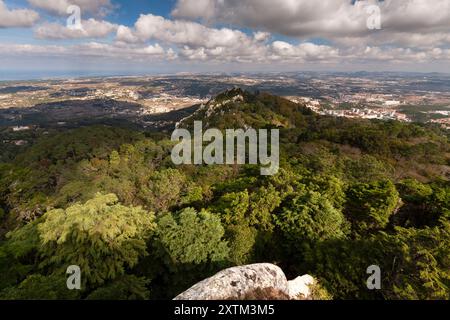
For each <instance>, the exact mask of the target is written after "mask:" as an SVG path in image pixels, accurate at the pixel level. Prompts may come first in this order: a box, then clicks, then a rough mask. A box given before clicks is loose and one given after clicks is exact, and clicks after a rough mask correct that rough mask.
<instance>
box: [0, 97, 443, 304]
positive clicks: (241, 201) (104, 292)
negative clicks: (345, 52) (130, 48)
mask: <svg viewBox="0 0 450 320" xmlns="http://www.w3.org/2000/svg"><path fill="white" fill-rule="evenodd" d="M236 95H240V96H242V97H243V99H242V101H241V100H236V99H234V100H233V99H232V98H233V97H235V96H236ZM230 99H231V100H230ZM214 103H216V104H221V103H222V104H221V106H220V108H215V109H214V110H211V109H208V106H206V108H203V109H200V110H199V111H197V112H196V113H195V114H194V115H193V116H191V117H190V118H188V119H186V120H185V121H183V123H182V125H183V126H184V127H186V128H189V127H190V126H191V125H192V122H193V120H202V121H203V122H204V124H205V126H206V127H215V128H219V129H226V128H244V127H253V128H278V129H280V132H281V151H280V156H281V163H280V166H281V168H280V170H279V172H278V174H276V175H274V176H261V175H260V171H259V168H258V167H257V166H255V165H241V166H237V165H235V166H225V165H223V166H222V165H221V166H219V165H217V166H206V165H205V166H193V165H192V166H190V165H183V166H175V165H174V164H173V163H172V161H171V157H170V154H171V150H172V148H173V146H174V143H173V142H171V141H170V135H167V134H164V133H146V132H140V131H139V130H135V129H126V128H117V127H111V126H100V125H99V126H87V127H81V128H77V129H72V130H67V131H64V132H59V133H57V134H52V135H41V136H39V137H38V138H37V140H36V142H34V143H33V144H31V145H30V146H28V147H26V148H22V149H20V150H19V151H17V152H16V154H10V155H9V156H8V158H9V159H11V160H6V159H5V160H4V162H3V163H0V222H1V223H0V298H1V299H171V298H173V297H174V296H176V295H177V294H179V293H180V292H182V291H183V290H185V289H187V288H189V287H190V286H191V285H193V284H195V283H196V282H198V281H199V280H202V279H204V278H205V277H208V276H210V275H212V274H214V273H215V272H217V271H219V270H221V269H223V268H226V267H229V266H236V265H243V264H249V263H255V262H271V263H275V264H277V265H279V266H280V267H281V268H282V269H283V270H284V271H285V272H286V274H287V275H288V276H290V277H296V276H298V275H302V274H306V273H308V274H311V275H313V276H314V277H316V278H317V279H319V281H320V283H321V285H322V286H323V288H324V289H325V290H327V291H328V293H329V294H330V295H331V296H332V297H333V298H334V299H450V183H449V180H448V179H449V173H450V171H449V169H450V167H449V166H450V145H449V141H448V139H449V135H448V133H447V132H444V131H442V130H441V129H439V128H435V127H427V126H424V125H419V124H408V123H400V122H381V121H366V120H351V119H344V118H332V117H324V116H318V115H316V114H314V113H313V112H311V111H309V110H308V109H306V108H305V107H304V106H303V105H301V104H295V103H292V102H289V101H287V100H284V99H282V98H279V97H275V96H272V95H269V94H265V93H259V92H257V93H249V92H243V91H240V90H238V89H236V90H231V91H228V92H225V93H223V94H221V95H219V96H218V97H217V98H216V99H215V101H214ZM8 152H9V153H11V152H12V151H9V150H8ZM2 159H3V158H2ZM69 265H79V266H80V267H81V270H82V290H80V291H76V290H75V291H69V290H67V287H66V277H67V275H66V274H65V272H66V268H67V267H68V266H69ZM370 265H379V266H380V267H381V270H382V290H375V291H369V290H368V289H367V286H366V280H367V277H368V275H367V274H366V269H367V267H368V266H370Z"/></svg>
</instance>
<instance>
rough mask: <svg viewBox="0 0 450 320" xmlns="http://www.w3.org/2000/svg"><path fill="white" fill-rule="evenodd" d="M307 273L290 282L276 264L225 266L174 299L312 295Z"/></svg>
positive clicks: (281, 298)
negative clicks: (227, 267)
mask: <svg viewBox="0 0 450 320" xmlns="http://www.w3.org/2000/svg"><path fill="white" fill-rule="evenodd" d="M311 279H312V277H311V276H304V277H299V278H297V279H295V280H294V281H293V282H289V281H288V280H287V279H286V276H285V274H284V272H283V271H282V270H281V269H280V268H279V267H277V266H275V265H273V264H268V263H263V264H253V265H248V266H241V267H234V268H230V269H226V270H223V271H221V272H219V273H218V274H216V275H214V276H212V277H211V278H208V279H206V280H203V281H201V282H199V283H197V284H196V285H194V286H193V287H192V288H190V289H188V290H187V291H185V292H183V293H181V294H180V295H178V296H177V297H176V298H175V299H174V300H289V299H299V298H300V297H303V298H304V299H307V298H308V295H309V292H310V291H309V286H310V285H311V284H312V283H313V282H314V280H313V279H312V280H311Z"/></svg>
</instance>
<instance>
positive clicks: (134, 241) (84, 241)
mask: <svg viewBox="0 0 450 320" xmlns="http://www.w3.org/2000/svg"><path fill="white" fill-rule="evenodd" d="M43 220H44V221H43V222H42V223H41V224H39V225H38V230H39V234H40V239H41V242H42V247H41V251H42V258H43V262H42V264H41V267H54V268H58V267H60V268H61V269H64V270H65V268H67V266H69V265H78V266H80V268H81V271H82V274H83V277H82V279H83V281H84V282H86V283H87V284H89V285H101V284H103V283H104V282H105V281H107V280H111V279H115V278H117V277H118V276H121V275H123V274H125V269H126V268H132V267H133V266H135V265H136V264H137V263H138V261H139V258H141V257H143V256H145V255H146V254H147V252H146V241H147V240H148V239H149V237H150V236H151V235H152V231H153V230H154V229H155V227H156V225H155V223H154V215H153V214H151V213H149V212H147V211H145V210H143V209H141V208H134V207H125V206H123V205H120V204H118V199H117V196H116V195H114V194H108V195H100V194H98V195H97V196H96V197H95V198H94V199H92V200H90V201H88V202H86V203H85V204H76V205H73V206H71V207H69V208H67V209H66V210H63V209H58V210H51V211H49V212H47V213H46V214H45V216H44V217H43Z"/></svg>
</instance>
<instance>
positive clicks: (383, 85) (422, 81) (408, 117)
mask: <svg viewBox="0 0 450 320" xmlns="http://www.w3.org/2000/svg"><path fill="white" fill-rule="evenodd" d="M232 87H241V88H242V89H246V90H251V91H267V92H271V93H273V94H276V95H280V96H284V97H286V98H287V99H289V100H291V101H294V102H298V103H304V104H305V105H306V106H307V107H309V108H310V109H312V110H313V111H315V112H317V113H319V114H322V115H329V116H335V117H348V118H364V119H379V120H398V121H404V122H421V123H436V124H438V125H440V126H442V127H443V128H446V129H450V76H449V75H442V74H402V73H399V74H397V73H383V74H381V73H365V72H361V73H348V74H347V73H313V72H305V73H285V74H274V73H270V74H233V75H225V74H218V75H195V74H183V75H170V76H148V77H105V78H81V79H67V80H40V81H20V82H0V126H2V127H3V128H5V127H8V128H10V129H12V130H13V131H14V132H20V131H26V130H30V129H31V128H34V127H35V126H43V125H53V126H55V125H56V126H65V125H73V122H74V121H75V122H76V121H81V120H83V121H84V120H92V119H99V118H108V119H126V120H127V121H130V122H133V123H136V124H139V125H141V126H144V127H151V126H161V125H162V124H161V121H163V120H161V119H159V120H158V121H159V122H158V121H156V122H155V121H154V119H149V118H148V117H151V116H153V115H163V114H168V113H171V112H175V111H178V110H183V109H184V108H188V107H192V106H201V105H202V104H205V103H206V102H207V101H208V100H209V99H211V97H213V96H215V95H216V94H218V93H220V92H222V91H224V90H227V89H230V88H232ZM163 125H164V123H163ZM14 143H16V144H23V143H26V142H24V141H23V140H17V141H14Z"/></svg>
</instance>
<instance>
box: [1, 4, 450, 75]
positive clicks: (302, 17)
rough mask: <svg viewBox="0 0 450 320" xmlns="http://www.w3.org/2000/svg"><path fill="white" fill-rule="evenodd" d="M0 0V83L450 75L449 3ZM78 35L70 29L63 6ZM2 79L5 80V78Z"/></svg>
mask: <svg viewBox="0 0 450 320" xmlns="http://www.w3.org/2000/svg"><path fill="white" fill-rule="evenodd" d="M430 3H431V2H430V1H426V0H385V1H378V0H359V1H355V0H322V1H320V2H317V1H314V0H290V1H285V0H239V1H238V0H166V1H158V0H129V1H125V0H90V1H87V0H0V72H2V73H3V76H2V75H1V74H0V77H3V78H5V77H11V75H14V73H17V74H23V76H21V77H26V74H27V72H28V73H29V74H30V75H31V74H33V73H34V74H36V75H37V74H39V75H42V74H46V73H47V74H48V75H52V74H61V75H64V74H67V75H69V74H71V75H72V74H77V73H79V74H80V75H82V74H95V73H98V74H116V73H117V74H125V73H126V74H143V73H176V72H223V71H252V72H254V71H297V70H298V71H301V70H321V71H323V70H325V71H359V70H367V71H372V70H374V71H380V70H386V71H418V72H431V71H439V72H450V1H448V0H435V1H433V2H432V4H430ZM70 5H76V6H78V7H79V8H80V12H81V21H80V23H81V24H80V26H81V28H79V29H76V30H73V29H71V28H69V27H68V26H67V23H66V21H67V18H68V17H69V14H67V12H66V10H67V7H69V6H70ZM6 75H7V76H6Z"/></svg>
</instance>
